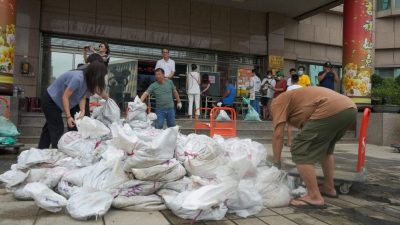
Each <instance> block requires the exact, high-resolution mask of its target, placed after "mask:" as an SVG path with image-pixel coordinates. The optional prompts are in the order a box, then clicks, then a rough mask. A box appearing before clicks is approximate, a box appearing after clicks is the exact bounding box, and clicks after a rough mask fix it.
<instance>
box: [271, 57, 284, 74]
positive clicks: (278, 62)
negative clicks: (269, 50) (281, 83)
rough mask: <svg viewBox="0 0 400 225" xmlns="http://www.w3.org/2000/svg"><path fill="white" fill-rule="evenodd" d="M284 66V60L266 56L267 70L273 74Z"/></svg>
mask: <svg viewBox="0 0 400 225" xmlns="http://www.w3.org/2000/svg"><path fill="white" fill-rule="evenodd" d="M283 66H284V58H283V56H279V55H269V56H268V68H270V69H271V70H272V72H273V73H274V74H275V73H276V71H278V70H282V69H283Z"/></svg>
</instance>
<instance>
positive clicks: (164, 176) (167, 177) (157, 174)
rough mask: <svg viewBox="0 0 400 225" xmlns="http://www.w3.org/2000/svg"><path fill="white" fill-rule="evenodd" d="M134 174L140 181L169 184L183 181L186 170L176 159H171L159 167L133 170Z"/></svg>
mask: <svg viewBox="0 0 400 225" xmlns="http://www.w3.org/2000/svg"><path fill="white" fill-rule="evenodd" d="M132 173H133V175H134V176H135V177H136V179H138V180H147V181H160V182H162V181H165V182H167V181H174V180H179V179H181V178H182V177H183V176H185V174H186V170H185V168H184V167H183V166H182V165H181V164H180V163H179V162H178V161H176V159H171V160H167V161H166V162H164V163H163V164H160V165H157V166H152V167H148V168H143V169H138V168H137V169H136V168H132Z"/></svg>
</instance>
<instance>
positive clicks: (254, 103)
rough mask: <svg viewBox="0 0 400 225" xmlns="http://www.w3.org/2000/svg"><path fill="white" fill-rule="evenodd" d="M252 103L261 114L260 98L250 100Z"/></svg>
mask: <svg viewBox="0 0 400 225" xmlns="http://www.w3.org/2000/svg"><path fill="white" fill-rule="evenodd" d="M250 105H251V106H252V107H253V108H254V109H255V110H256V111H257V112H258V114H260V100H259V99H258V98H256V99H255V100H250Z"/></svg>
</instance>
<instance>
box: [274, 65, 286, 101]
mask: <svg viewBox="0 0 400 225" xmlns="http://www.w3.org/2000/svg"><path fill="white" fill-rule="evenodd" d="M283 76H284V75H283V72H282V71H278V72H276V85H275V87H274V92H275V93H274V98H277V97H278V96H279V95H280V94H282V93H283V92H285V91H286V88H287V82H286V80H285V78H283Z"/></svg>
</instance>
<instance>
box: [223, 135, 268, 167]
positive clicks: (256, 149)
mask: <svg viewBox="0 0 400 225" xmlns="http://www.w3.org/2000/svg"><path fill="white" fill-rule="evenodd" d="M222 145H223V146H224V149H225V151H226V152H227V153H228V154H229V156H230V157H236V156H237V155H247V157H248V158H249V159H250V160H251V162H252V163H253V165H254V166H261V165H265V164H266V160H267V149H266V148H265V147H264V146H263V145H262V144H260V143H258V142H254V141H251V140H250V139H239V138H231V139H227V140H225V141H224V142H223V144H222Z"/></svg>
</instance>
